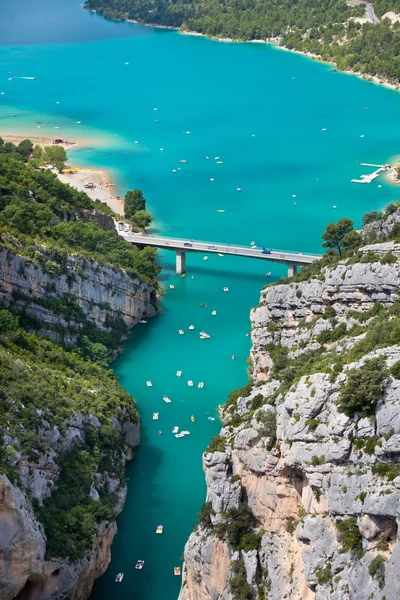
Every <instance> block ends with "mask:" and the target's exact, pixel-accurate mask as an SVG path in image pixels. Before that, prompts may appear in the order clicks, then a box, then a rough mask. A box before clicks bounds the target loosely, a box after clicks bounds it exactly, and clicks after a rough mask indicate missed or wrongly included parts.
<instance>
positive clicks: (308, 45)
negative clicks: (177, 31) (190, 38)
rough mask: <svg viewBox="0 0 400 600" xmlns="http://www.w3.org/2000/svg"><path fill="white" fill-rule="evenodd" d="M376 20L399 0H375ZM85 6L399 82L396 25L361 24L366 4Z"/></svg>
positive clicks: (317, 0)
mask: <svg viewBox="0 0 400 600" xmlns="http://www.w3.org/2000/svg"><path fill="white" fill-rule="evenodd" d="M372 4H373V6H374V9H375V11H376V15H377V17H378V19H379V18H380V17H382V15H384V14H385V13H386V12H388V11H396V8H397V10H398V11H399V3H398V1H397V0H373V3H372ZM85 7H86V8H87V9H89V10H95V11H97V12H99V13H101V14H103V15H104V16H105V17H107V18H111V19H132V20H136V21H138V22H140V23H146V24H149V25H164V26H170V27H176V28H182V29H185V30H190V31H196V32H199V33H202V34H204V35H207V36H212V37H221V38H231V39H236V40H238V39H240V40H269V39H274V40H275V39H279V44H280V45H281V46H284V47H286V48H289V49H291V50H297V51H301V52H310V53H312V54H316V55H318V56H320V57H321V58H322V59H323V60H324V61H332V62H334V63H336V65H337V68H338V69H340V70H352V71H354V72H359V73H363V74H365V75H371V76H374V75H376V76H379V77H383V78H384V79H386V80H388V81H389V82H391V83H394V84H399V83H400V23H395V24H391V23H390V22H389V21H388V20H387V19H385V20H383V21H380V22H379V23H376V24H375V23H365V24H360V23H358V22H357V21H355V20H354V19H355V18H357V17H363V16H364V14H365V5H359V6H350V5H349V4H347V2H345V0H261V1H256V0H202V1H201V2H194V1H193V0H171V1H168V2H167V1H166V0H87V1H86V3H85Z"/></svg>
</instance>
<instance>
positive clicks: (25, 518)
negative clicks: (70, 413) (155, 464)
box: [0, 413, 140, 600]
mask: <svg viewBox="0 0 400 600" xmlns="http://www.w3.org/2000/svg"><path fill="white" fill-rule="evenodd" d="M122 421H123V417H122V416H121V422H122ZM89 422H90V425H92V426H94V427H95V428H99V427H100V423H99V421H98V420H97V419H96V418H89V417H87V416H86V417H84V416H83V415H80V414H79V413H78V414H77V415H76V417H75V418H74V419H73V420H71V421H70V422H69V423H68V424H64V430H63V433H62V434H61V433H60V431H59V429H58V428H57V427H54V428H53V430H52V431H51V435H47V436H46V434H45V433H44V432H43V435H42V436H41V441H42V442H44V441H46V442H47V445H46V451H45V452H44V453H43V454H42V455H41V456H40V459H39V465H38V464H37V462H34V461H29V460H28V459H27V458H26V456H23V455H22V453H18V456H17V457H16V466H17V468H18V470H19V473H20V476H21V482H22V484H23V485H22V486H18V485H15V484H12V483H11V482H10V481H9V479H8V478H7V476H6V475H4V474H1V475H0V598H2V600H12V599H18V600H54V599H61V598H71V599H72V600H86V598H88V597H89V595H90V592H91V590H92V587H93V582H94V580H95V579H96V578H97V577H99V576H100V575H101V574H102V573H104V571H105V570H106V568H107V566H108V564H109V562H110V558H111V555H110V547H111V543H112V540H113V538H114V535H115V533H116V531H117V526H116V523H115V520H111V521H110V520H104V521H102V522H101V523H99V525H98V527H97V532H96V541H95V542H94V543H93V546H92V548H91V550H90V551H89V552H87V553H86V554H85V556H84V557H83V558H81V559H79V560H75V561H67V560H62V559H49V558H47V557H46V544H47V539H46V535H45V533H44V531H43V527H42V525H41V523H40V522H39V521H38V519H37V517H36V515H35V513H34V511H33V509H32V499H34V500H35V501H36V502H37V503H38V505H42V504H43V500H45V499H46V498H48V497H49V496H50V495H51V493H52V492H53V491H54V489H55V488H56V486H57V481H58V478H59V475H60V466H59V464H58V458H59V456H60V454H64V453H65V452H66V451H68V450H69V449H71V448H73V447H76V446H77V445H79V443H81V442H82V440H83V438H84V430H85V426H86V425H88V424H89ZM114 426H115V427H117V428H118V429H120V430H121V428H122V425H121V423H120V422H116V423H114ZM124 429H125V440H126V448H125V452H124V454H123V455H122V456H121V461H125V460H127V459H129V458H130V457H131V456H132V449H133V448H134V447H135V446H136V445H137V444H138V443H139V440H140V426H139V423H137V424H134V423H129V422H126V423H125V426H124ZM46 438H47V439H46ZM123 464H124V463H123ZM96 480H97V481H96ZM97 489H98V490H99V491H100V490H101V489H103V490H105V491H108V492H109V491H116V492H117V500H116V503H115V505H114V514H115V515H117V514H118V513H119V512H120V511H121V510H122V507H123V505H124V501H125V497H126V486H125V484H121V482H120V481H119V480H118V479H111V478H107V477H106V478H105V479H104V476H103V475H102V474H101V473H98V474H97V475H96V476H95V482H94V484H93V488H92V491H91V493H92V496H93V498H96V497H98V492H97Z"/></svg>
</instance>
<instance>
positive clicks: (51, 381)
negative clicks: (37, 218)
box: [0, 233, 155, 600]
mask: <svg viewBox="0 0 400 600" xmlns="http://www.w3.org/2000/svg"><path fill="white" fill-rule="evenodd" d="M4 241H5V242H6V245H7V247H3V248H1V249H0V309H1V307H9V308H11V309H12V310H13V311H14V312H15V313H16V314H17V315H19V316H20V320H21V323H23V324H24V327H25V328H27V329H29V330H32V331H36V332H37V333H38V334H40V336H41V337H42V338H47V339H49V338H50V339H51V340H53V341H54V342H57V343H62V344H63V345H64V346H66V347H73V346H75V345H76V343H77V340H78V338H79V336H80V335H81V334H82V333H85V334H86V333H87V334H88V335H89V336H90V335H91V334H92V333H93V331H98V332H102V333H104V334H105V338H104V340H105V343H106V344H107V340H109V339H113V340H114V341H115V345H116V344H118V342H119V341H120V339H121V337H124V336H126V334H127V332H128V330H129V329H130V328H131V327H133V326H134V325H135V324H136V323H137V322H138V321H139V320H140V319H141V318H143V317H149V316H153V315H154V314H155V309H154V307H153V304H152V301H153V295H154V290H153V288H152V287H151V286H150V285H148V284H146V283H143V282H141V281H139V279H137V278H135V277H132V276H131V275H130V274H129V273H128V272H126V271H125V270H124V269H121V268H116V267H113V266H112V265H109V264H99V263H97V262H95V261H93V260H90V259H86V258H82V257H77V256H74V255H71V254H69V255H68V254H67V255H65V256H63V257H62V260H59V261H58V262H56V261H55V260H54V257H53V256H52V254H51V253H50V252H49V251H47V249H46V248H45V247H44V246H39V245H37V246H36V250H35V253H34V255H33V259H32V258H30V257H28V256H26V255H24V252H25V248H21V253H20V254H19V253H18V242H17V241H15V240H14V241H13V246H12V250H11V249H10V245H11V242H10V236H9V234H6V233H4V234H3V242H4ZM0 312H6V311H4V310H3V311H1V310H0ZM9 318H11V317H9ZM2 325H3V322H2V323H1V324H0V337H1V343H0V364H1V369H2V376H3V377H2V376H1V375H0V414H1V417H0V598H1V600H12V599H14V598H17V599H18V600H50V599H52V600H56V599H61V598H63V599H64V598H71V599H72V600H86V598H88V597H89V595H90V592H91V589H92V585H93V581H94V579H95V578H96V577H98V576H99V575H101V574H102V573H103V572H104V571H105V570H106V568H107V566H108V563H109V562H110V546H111V543H112V540H113V537H114V535H115V533H116V524H115V517H116V515H117V514H118V513H119V512H120V511H121V509H122V507H123V504H124V500H125V494H126V485H125V482H124V478H123V472H124V466H125V462H126V460H129V459H130V458H131V457H132V451H133V449H134V447H135V446H136V445H137V444H138V443H139V438H140V425H139V420H138V415H137V413H136V411H135V409H134V404H133V401H132V399H131V398H130V397H129V396H128V394H126V393H125V392H124V391H123V390H122V388H120V386H119V385H118V383H117V382H116V380H115V378H114V379H113V376H112V374H111V372H110V374H109V375H108V374H107V372H106V375H104V374H103V371H100V368H98V367H95V366H94V365H91V364H90V363H88V364H87V365H86V364H85V363H84V361H81V362H79V359H78V358H77V357H76V358H70V357H69V355H68V354H69V353H67V352H64V351H63V350H62V349H61V348H60V347H59V346H54V348H53V347H52V346H50V345H49V344H48V343H47V342H46V341H45V340H42V341H41V340H40V338H37V339H38V341H34V342H32V340H31V339H30V340H29V343H28V346H27V350H26V349H25V345H24V343H23V340H22V344H21V346H18V344H19V343H20V340H18V339H17V338H16V337H15V336H18V335H20V336H22V337H23V336H24V335H25V334H24V332H23V331H22V330H19V331H17V333H16V334H15V335H14V337H13V334H8V333H7V328H6V329H5V330H4V331H5V332H6V333H5V337H4V333H3V331H2V330H1V326H2ZM8 335H10V336H11V337H10V338H9V339H8V337H7V336H8ZM23 339H25V338H23ZM26 339H27V338H26ZM15 340H16V341H15ZM14 343H16V344H17V347H16V348H15V347H14ZM26 343H27V342H26ZM30 345H33V346H34V347H33V350H32V352H30V350H31V348H30ZM115 345H114V346H111V347H110V346H108V345H107V349H108V350H111V351H114V349H115V347H116V346H115ZM101 378H103V380H102V379H101ZM93 438H95V440H96V442H95V446H93V443H92V440H93ZM109 440H111V441H112V444H111V445H109ZM87 452H89V454H88V455H87V460H88V462H89V464H90V470H91V471H90V474H89V476H88V477H89V482H88V484H87V489H86V493H87V496H86V497H88V498H89V501H90V502H91V503H92V504H93V510H94V511H97V512H96V515H98V516H97V517H96V519H94V520H93V524H92V526H91V534H90V535H91V536H92V537H93V540H94V541H93V542H90V537H89V542H88V543H89V547H88V548H87V549H86V550H85V551H83V550H82V549H81V547H80V546H79V551H78V550H77V549H76V548H75V546H74V548H73V554H72V558H71V556H69V555H68V554H69V551H68V550H67V548H64V550H63V549H62V548H61V553H62V555H61V556H58V553H59V551H60V549H59V548H57V546H54V540H51V539H50V538H51V535H52V530H53V523H52V519H53V517H52V516H51V515H54V514H57V518H63V517H64V516H65V517H66V522H67V523H68V524H67V525H66V528H67V531H68V528H69V527H70V528H71V532H72V531H74V530H75V529H76V528H74V525H73V522H74V519H76V517H75V516H74V512H73V511H74V507H73V499H72V505H70V506H68V503H66V504H65V511H64V512H65V515H61V516H60V515H59V512H57V511H58V505H57V504H56V500H54V502H53V497H54V496H55V495H56V494H57V489H58V487H59V485H60V482H63V477H64V473H67V474H68V468H69V461H70V463H71V464H73V467H71V469H72V470H75V463H72V462H71V461H73V460H76V455H77V453H80V454H79V456H78V458H79V457H80V456H82V457H85V456H86V454H85V453H87ZM83 460H86V458H83ZM80 463H81V461H80V462H78V463H77V464H78V465H79V464H80ZM92 463H93V464H92ZM88 468H89V467H88ZM74 472H75V471H74ZM11 475H12V477H11ZM85 475H86V471H85V472H83V473H82V477H84V476H85ZM80 477H81V475H80V474H79V472H78V471H77V472H76V478H77V479H80ZM10 478H11V479H12V481H10ZM64 479H65V478H64ZM80 481H81V480H80ZM67 484H68V482H65V481H64V483H63V485H67ZM84 486H85V482H84V481H82V487H83V489H85V487H84ZM82 498H83V499H82V503H83V505H84V504H85V497H84V496H83V497H82ZM101 503H103V504H101ZM77 504H79V501H78V500H77ZM103 514H104V516H102V515H103ZM49 515H50V516H49ZM81 518H82V520H84V519H83V516H82V517H81ZM46 525H47V529H46ZM54 531H55V530H54ZM56 535H57V534H56V533H54V534H53V537H54V536H56ZM71 535H72V533H71ZM79 535H80V534H79ZM79 535H78V534H76V538H77V544H80V543H81V539H79ZM49 539H50V546H49ZM66 541H68V540H66ZM51 547H53V550H52V549H51Z"/></svg>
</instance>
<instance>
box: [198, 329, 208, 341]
mask: <svg viewBox="0 0 400 600" xmlns="http://www.w3.org/2000/svg"><path fill="white" fill-rule="evenodd" d="M209 337H210V336H209V335H208V333H206V332H205V331H201V332H200V339H201V340H208V339H209Z"/></svg>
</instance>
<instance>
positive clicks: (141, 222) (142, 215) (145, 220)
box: [133, 210, 152, 229]
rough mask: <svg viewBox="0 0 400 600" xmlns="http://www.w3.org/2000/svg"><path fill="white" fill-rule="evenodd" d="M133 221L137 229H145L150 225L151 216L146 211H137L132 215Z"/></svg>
mask: <svg viewBox="0 0 400 600" xmlns="http://www.w3.org/2000/svg"><path fill="white" fill-rule="evenodd" d="M133 220H134V221H135V223H136V225H137V226H138V227H141V228H142V229H145V228H146V227H148V226H149V225H150V223H151V220H152V219H151V214H150V213H149V212H147V210H138V211H137V212H135V214H134V215H133Z"/></svg>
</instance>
